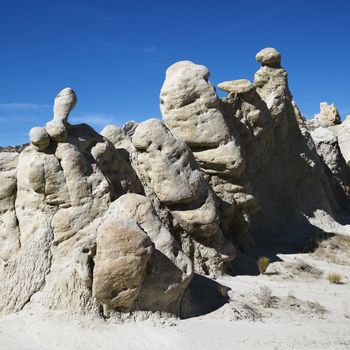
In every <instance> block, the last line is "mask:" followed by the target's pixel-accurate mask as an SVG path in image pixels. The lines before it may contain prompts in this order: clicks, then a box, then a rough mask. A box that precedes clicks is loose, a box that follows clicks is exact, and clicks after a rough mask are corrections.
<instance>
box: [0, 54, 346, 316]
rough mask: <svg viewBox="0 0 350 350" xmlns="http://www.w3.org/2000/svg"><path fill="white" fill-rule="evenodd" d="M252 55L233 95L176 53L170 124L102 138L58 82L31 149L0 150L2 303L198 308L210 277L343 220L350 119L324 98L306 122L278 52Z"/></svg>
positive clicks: (299, 244) (104, 310)
mask: <svg viewBox="0 0 350 350" xmlns="http://www.w3.org/2000/svg"><path fill="white" fill-rule="evenodd" d="M256 60H257V61H258V62H259V63H260V64H261V67H260V68H259V70H258V71H257V72H256V73H255V76H254V82H253V83H251V82H250V81H249V80H246V79H239V80H233V81H225V82H223V83H221V84H219V85H218V87H219V88H220V89H222V90H223V91H225V92H227V93H228V95H227V97H225V98H223V99H220V98H219V97H218V95H217V94H216V90H215V88H214V86H213V85H212V84H211V83H210V81H209V70H208V69H207V68H206V67H205V66H203V65H198V64H195V63H192V62H189V61H182V62H178V63H175V64H173V65H172V66H171V67H169V68H168V70H167V72H166V77H165V81H164V84H163V86H162V89H161V93H160V109H161V112H162V115H163V120H157V119H149V120H147V121H144V122H142V123H135V122H129V123H127V124H126V125H124V126H123V127H117V126H115V125H108V126H106V127H105V128H104V129H103V130H102V131H101V134H99V133H97V132H96V131H94V130H93V129H92V128H90V127H89V126H88V125H85V124H80V125H71V124H70V123H69V122H68V117H69V114H70V112H71V111H72V109H73V108H74V106H75V105H76V103H77V97H76V94H75V92H74V91H73V90H72V89H70V88H66V89H64V90H62V91H61V92H60V93H59V94H58V95H57V97H56V99H55V103H54V109H53V118H52V120H50V121H48V122H47V123H46V125H45V126H44V127H35V128H33V129H32V130H30V132H29V140H30V144H29V145H28V146H27V147H25V148H24V149H23V150H21V149H19V153H18V152H11V149H7V150H6V151H2V152H0V178H1V190H0V207H1V210H0V282H1V283H0V313H2V314H8V313H12V312H17V311H20V310H22V309H23V308H31V307H33V308H34V307H42V308H49V309H53V310H60V311H65V312H69V313H78V314H90V315H91V314H92V315H98V316H103V317H105V318H110V317H114V316H116V317H118V315H120V314H121V313H129V312H137V311H141V310H147V311H161V312H167V313H172V314H176V315H179V316H188V315H193V314H198V305H197V304H196V295H197V292H196V293H194V292H193V288H198V287H197V286H198V285H199V284H198V279H199V275H207V276H209V277H215V276H218V275H220V274H223V273H239V272H244V271H247V270H248V269H249V268H248V265H249V264H251V263H252V262H253V265H254V264H255V263H254V261H255V257H256V256H257V255H261V254H266V255H267V254H268V255H270V256H271V257H274V256H275V254H276V253H278V252H293V251H296V250H300V249H303V247H305V245H306V243H307V241H308V240H309V239H310V237H312V235H314V234H315V232H319V231H320V230H322V229H323V228H325V221H327V225H328V226H327V227H328V228H330V229H331V227H332V225H337V222H338V221H339V220H340V219H341V220H342V221H344V218H347V217H348V210H349V196H350V174H349V168H348V166H347V164H346V161H345V160H344V157H345V159H346V160H347V161H348V160H349V158H348V155H349V153H346V152H345V148H343V147H342V142H340V139H341V137H343V135H345V134H346V135H347V133H348V131H349V130H350V128H347V125H348V124H347V123H348V122H343V123H342V124H340V118H339V114H338V112H337V110H336V108H335V106H334V105H331V106H329V105H325V104H321V113H320V114H319V115H317V116H316V117H315V118H314V119H313V120H311V121H310V120H306V119H305V118H304V117H303V116H302V114H301V112H300V111H299V109H298V107H297V104H296V103H295V101H293V99H292V95H291V93H290V91H289V87H288V77H287V73H286V71H285V70H284V69H283V68H282V66H281V54H280V53H279V52H278V51H277V50H275V49H273V48H266V49H263V50H261V51H260V52H259V53H258V54H257V55H256ZM344 139H345V137H344ZM345 154H347V155H345ZM249 266H250V265H249ZM250 272H251V271H250ZM213 284H214V285H215V283H214V282H213ZM203 286H205V284H204V285H203ZM219 287H220V286H218V287H217V288H218V290H221V289H220V288H219ZM203 288H206V287H203ZM209 303H210V301H208V304H209ZM192 305H193V308H194V309H196V310H191V307H192ZM196 305H197V306H196Z"/></svg>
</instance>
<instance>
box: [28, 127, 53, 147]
mask: <svg viewBox="0 0 350 350" xmlns="http://www.w3.org/2000/svg"><path fill="white" fill-rule="evenodd" d="M29 138H30V143H31V144H32V145H33V146H35V147H36V149H37V150H38V151H43V150H44V149H46V148H47V147H48V146H49V144H50V137H49V134H48V133H47V132H46V130H45V129H44V128H42V127H35V128H32V129H31V130H30V132H29Z"/></svg>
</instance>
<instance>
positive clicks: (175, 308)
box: [107, 194, 193, 314]
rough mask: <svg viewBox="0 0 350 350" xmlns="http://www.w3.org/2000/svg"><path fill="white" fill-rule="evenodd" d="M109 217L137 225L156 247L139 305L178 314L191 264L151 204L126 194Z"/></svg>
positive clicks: (191, 269) (139, 197) (191, 272)
mask: <svg viewBox="0 0 350 350" xmlns="http://www.w3.org/2000/svg"><path fill="white" fill-rule="evenodd" d="M107 216H108V217H111V218H119V219H120V220H121V219H123V220H127V221H128V222H135V223H136V224H137V225H138V226H139V227H140V228H141V229H142V230H143V231H144V232H145V233H146V234H147V236H148V237H149V238H150V239H151V241H152V243H153V244H154V248H155V250H154V254H153V256H152V260H151V262H150V264H149V267H148V269H147V271H146V275H145V279H144V282H143V285H142V289H141V292H140V295H139V297H138V300H137V304H138V305H139V306H140V307H142V308H144V309H148V310H153V311H156V310H162V311H167V312H171V313H174V314H179V313H180V301H181V298H182V295H183V293H184V291H185V289H186V288H187V286H188V284H189V283H190V281H191V279H192V274H193V267H192V262H191V260H190V259H189V258H188V257H187V256H186V255H185V254H184V253H183V251H182V250H181V248H180V247H179V245H178V243H177V242H176V240H175V239H174V237H173V236H172V235H171V233H170V232H169V231H168V230H167V229H166V228H165V227H164V225H163V224H162V222H161V220H160V219H159V217H158V216H157V215H156V213H155V210H154V208H153V206H152V203H151V201H150V200H149V199H147V198H146V197H144V196H141V195H138V194H126V195H123V196H121V197H119V198H118V199H117V200H116V201H115V202H113V203H112V204H111V206H110V208H109V211H108V214H107Z"/></svg>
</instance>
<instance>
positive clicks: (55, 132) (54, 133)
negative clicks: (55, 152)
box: [45, 119, 67, 142]
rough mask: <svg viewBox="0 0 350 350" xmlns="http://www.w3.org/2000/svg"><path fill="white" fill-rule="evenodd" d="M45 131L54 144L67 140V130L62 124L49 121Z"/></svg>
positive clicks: (56, 121)
mask: <svg viewBox="0 0 350 350" xmlns="http://www.w3.org/2000/svg"><path fill="white" fill-rule="evenodd" d="M45 130H46V131H47V133H48V134H49V135H50V137H51V139H52V140H54V141H56V142H64V141H66V139H67V129H66V127H65V125H64V124H63V122H61V121H58V120H55V119H54V120H51V121H49V122H48V123H46V125H45Z"/></svg>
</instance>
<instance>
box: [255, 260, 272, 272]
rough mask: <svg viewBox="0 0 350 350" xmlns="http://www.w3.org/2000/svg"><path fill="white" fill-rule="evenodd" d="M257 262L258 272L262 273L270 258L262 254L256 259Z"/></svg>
mask: <svg viewBox="0 0 350 350" xmlns="http://www.w3.org/2000/svg"><path fill="white" fill-rule="evenodd" d="M257 264H258V269H259V272H260V273H261V274H264V273H265V271H266V269H267V267H268V266H269V264H270V258H268V257H266V256H262V257H260V258H259V259H258V261H257Z"/></svg>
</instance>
